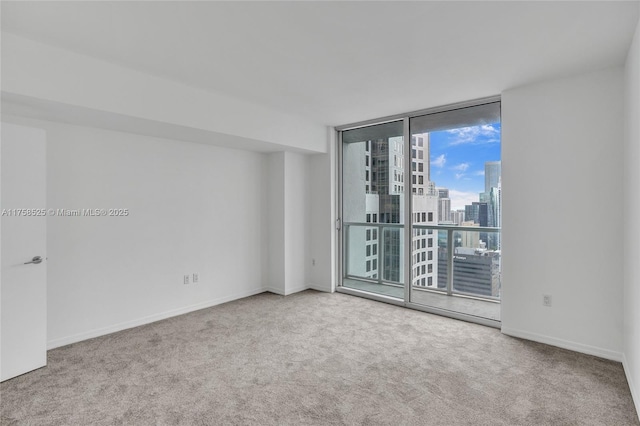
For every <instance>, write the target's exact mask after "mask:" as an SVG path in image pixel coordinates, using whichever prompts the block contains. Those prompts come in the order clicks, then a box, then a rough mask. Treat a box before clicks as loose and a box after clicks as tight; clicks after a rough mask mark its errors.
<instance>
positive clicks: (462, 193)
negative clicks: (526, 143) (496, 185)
mask: <svg viewBox="0 0 640 426" xmlns="http://www.w3.org/2000/svg"><path fill="white" fill-rule="evenodd" d="M500 129H501V128H500V123H494V124H485V125H481V126H474V127H463V128H459V129H451V130H443V131H439V132H431V135H430V146H431V159H430V161H431V180H432V181H433V182H435V183H436V186H437V187H444V188H449V190H450V191H449V192H450V197H451V208H452V209H453V210H455V209H463V208H464V206H465V204H470V203H471V201H478V194H479V193H480V192H484V163H485V161H498V160H500Z"/></svg>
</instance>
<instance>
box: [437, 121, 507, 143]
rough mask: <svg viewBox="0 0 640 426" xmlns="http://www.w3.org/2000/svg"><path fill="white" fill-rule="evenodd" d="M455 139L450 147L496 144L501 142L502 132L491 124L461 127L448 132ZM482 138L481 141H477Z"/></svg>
mask: <svg viewBox="0 0 640 426" xmlns="http://www.w3.org/2000/svg"><path fill="white" fill-rule="evenodd" d="M447 132H448V133H449V134H451V135H453V136H454V137H455V138H454V139H453V140H452V141H451V142H450V145H461V144H465V143H471V142H476V143H485V144H486V143H496V142H500V131H499V130H498V129H496V128H495V127H493V126H492V125H491V124H483V125H481V126H472V127H460V128H457V129H451V130H447ZM478 138H482V139H481V140H477V139H478Z"/></svg>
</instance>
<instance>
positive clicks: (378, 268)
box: [341, 121, 405, 299]
mask: <svg viewBox="0 0 640 426" xmlns="http://www.w3.org/2000/svg"><path fill="white" fill-rule="evenodd" d="M403 127H404V126H403V121H394V122H390V123H385V124H380V125H375V126H369V127H362V128H358V129H353V130H348V131H345V132H342V135H341V136H342V138H341V140H342V193H343V197H342V221H343V253H344V261H343V267H344V274H343V283H342V285H343V286H344V287H347V288H353V289H358V290H363V291H367V292H370V293H374V294H380V295H385V296H389V297H392V298H397V299H404V282H405V276H404V253H403V247H404V211H405V209H404V203H405V199H404V193H405V180H404V165H405V155H404V154H405V153H404V151H405V150H404V136H403Z"/></svg>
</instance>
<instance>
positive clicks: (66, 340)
mask: <svg viewBox="0 0 640 426" xmlns="http://www.w3.org/2000/svg"><path fill="white" fill-rule="evenodd" d="M265 291H272V290H269V289H266V288H256V289H253V290H249V291H245V292H242V293H238V294H233V295H230V296H225V297H220V298H218V299H213V300H208V301H206V302H201V303H197V304H195V305H190V306H185V307H182V308H178V309H172V310H169V311H165V312H161V313H158V314H154V315H149V316H146V317H142V318H138V319H135V320H131V321H125V322H121V323H119V324H114V325H110V326H108V327H102V328H97V329H95V330H90V331H86V332H83V333H78V334H74V335H71V336H66V337H61V338H58V339H53V340H50V341H48V342H47V350H49V349H55V348H59V347H60V346H65V345H70V344H72V343H77V342H81V341H83V340H87V339H93V338H94V337H100V336H104V335H107V334H111V333H115V332H118V331H122V330H126V329H128V328H134V327H138V326H141V325H145V324H150V323H152V322H156V321H160V320H163V319H167V318H171V317H175V316H178V315H182V314H186V313H189V312H193V311H198V310H200V309H205V308H210V307H211V306H216V305H220V304H222V303H226V302H231V301H232V300H237V299H242V298H244V297H249V296H254V295H256V294H260V293H264V292H265Z"/></svg>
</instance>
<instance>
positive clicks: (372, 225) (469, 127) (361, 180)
mask: <svg viewBox="0 0 640 426" xmlns="http://www.w3.org/2000/svg"><path fill="white" fill-rule="evenodd" d="M500 133H501V128H500V102H499V100H497V99H492V100H489V101H484V102H479V103H477V104H467V105H459V106H456V107H453V108H450V109H446V110H431V111H423V112H419V113H414V114H407V115H406V116H403V117H402V116H401V117H398V119H397V120H391V121H387V122H385V123H383V124H376V125H364V126H354V127H353V128H348V129H345V130H342V131H340V132H339V137H340V150H341V151H340V153H341V184H342V188H341V194H342V199H341V219H342V221H343V227H342V232H341V239H342V275H341V277H342V282H341V286H342V288H343V289H349V290H350V291H356V292H362V294H365V295H366V294H370V295H376V296H377V298H380V296H382V297H385V298H387V299H388V300H387V301H391V302H392V303H393V302H395V303H401V304H404V305H407V306H409V307H413V308H417V309H422V308H424V309H425V310H433V311H436V312H438V313H445V314H446V313H450V312H454V313H457V314H460V315H462V316H463V317H465V316H470V317H479V318H483V319H486V320H489V321H494V322H495V321H499V320H500V305H499V301H500V294H501V286H502V285H501V244H500V222H501V216H502V213H501V200H502V191H501V188H502V182H501V173H500V172H501V159H500ZM405 224H406V226H405Z"/></svg>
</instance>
